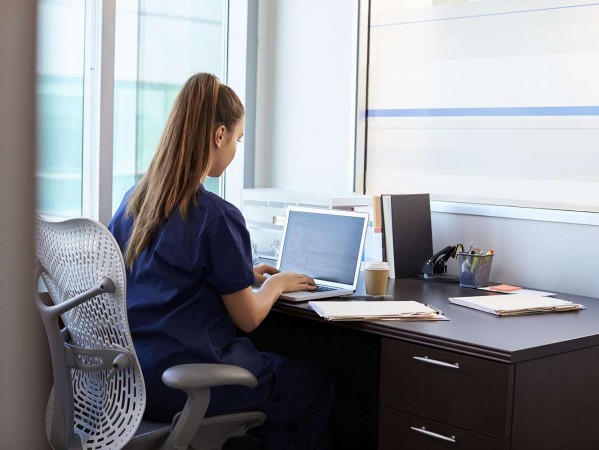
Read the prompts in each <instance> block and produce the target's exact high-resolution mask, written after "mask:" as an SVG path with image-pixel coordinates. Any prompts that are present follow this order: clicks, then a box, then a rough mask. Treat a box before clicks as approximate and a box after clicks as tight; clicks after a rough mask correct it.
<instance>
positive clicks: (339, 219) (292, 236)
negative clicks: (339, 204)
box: [277, 206, 368, 302]
mask: <svg viewBox="0 0 599 450" xmlns="http://www.w3.org/2000/svg"><path fill="white" fill-rule="evenodd" d="M367 226H368V214H366V213H358V212H353V211H344V210H334V209H318V208H306V207H300V206H290V207H289V208H288V209H287V220H286V221H285V226H284V228H283V238H282V242H281V251H280V253H279V259H278V261H277V269H279V270H281V271H284V272H287V271H291V272H298V273H305V274H307V275H309V276H311V277H312V278H313V279H314V281H316V284H317V286H318V289H317V291H297V292H286V293H284V294H283V295H281V296H280V297H279V298H280V299H282V300H288V301H296V302H302V301H308V300H316V299H320V298H328V297H338V296H340V295H349V294H353V293H354V292H355V290H356V286H357V285H358V275H359V273H360V263H361V261H362V252H363V251H364V241H365V238H366V227H367Z"/></svg>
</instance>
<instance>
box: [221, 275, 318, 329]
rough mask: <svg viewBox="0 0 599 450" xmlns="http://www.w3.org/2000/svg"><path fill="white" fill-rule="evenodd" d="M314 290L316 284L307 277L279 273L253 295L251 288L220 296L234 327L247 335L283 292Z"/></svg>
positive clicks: (264, 316) (265, 282)
mask: <svg viewBox="0 0 599 450" xmlns="http://www.w3.org/2000/svg"><path fill="white" fill-rule="evenodd" d="M314 289H316V284H315V283H314V280H313V279H312V278H310V277H309V276H308V275H302V274H299V273H294V272H280V273H277V274H275V275H271V276H270V277H269V278H268V279H266V281H264V284H262V287H260V290H259V291H258V292H255V293H254V292H253V291H252V288H251V287H247V288H245V289H242V290H241V291H237V292H234V293H232V294H227V295H222V299H223V302H224V304H225V307H226V308H227V311H228V312H229V315H230V316H231V319H233V322H234V323H235V325H237V326H238V327H239V328H241V329H242V330H243V331H245V332H246V333H249V332H250V331H253V330H254V329H256V327H257V326H258V325H260V323H262V321H263V320H264V319H265V318H266V316H267V315H268V313H269V311H270V309H271V308H272V305H273V304H274V303H275V302H276V301H277V299H278V298H279V295H281V294H282V293H283V292H291V291H313V290H314Z"/></svg>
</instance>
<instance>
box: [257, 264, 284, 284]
mask: <svg viewBox="0 0 599 450" xmlns="http://www.w3.org/2000/svg"><path fill="white" fill-rule="evenodd" d="M279 272H280V270H279V269H277V268H276V267H273V266H269V265H268V264H257V265H255V266H254V278H255V279H256V283H257V284H262V283H264V282H265V281H266V279H267V277H266V276H264V274H265V273H266V274H268V275H274V274H276V273H279Z"/></svg>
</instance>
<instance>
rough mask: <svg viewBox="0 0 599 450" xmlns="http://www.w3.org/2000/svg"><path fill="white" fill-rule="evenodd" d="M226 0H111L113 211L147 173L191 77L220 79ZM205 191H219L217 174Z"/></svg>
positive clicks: (224, 46) (210, 180)
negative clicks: (113, 12)
mask: <svg viewBox="0 0 599 450" xmlns="http://www.w3.org/2000/svg"><path fill="white" fill-rule="evenodd" d="M224 12H225V0H202V1H192V0H175V1H169V2H162V1H154V0H152V1H150V0H140V1H137V0H125V1H119V2H117V12H116V36H115V40H116V48H115V103H114V104H115V108H114V114H115V117H114V126H115V128H114V163H113V170H114V175H113V176H114V184H113V202H112V204H113V210H116V208H117V207H118V205H119V204H120V202H121V200H122V198H123V195H124V193H125V192H126V191H127V189H129V188H130V187H131V186H132V185H133V184H134V183H135V182H136V181H138V180H139V179H140V177H141V176H142V175H143V174H144V172H145V171H146V169H147V167H148V165H149V163H150V161H151V159H152V156H153V155H154V152H155V150H156V146H157V144H158V141H159V139H160V135H161V133H162V130H163V128H164V125H165V123H166V119H167V117H168V114H169V112H170V108H171V106H172V104H173V101H174V99H175V97H176V96H177V94H178V92H179V89H180V88H181V86H182V85H183V83H184V82H185V81H186V80H187V79H188V78H189V76H191V75H192V74H194V73H196V72H200V71H204V72H211V73H214V74H215V75H216V76H218V77H219V78H220V79H221V80H222V79H223V67H224V57H225V49H226V43H225V38H224V36H225V28H224V27H225V21H224ZM206 188H207V189H209V190H211V191H213V192H216V193H220V182H219V179H209V180H208V181H207V182H206Z"/></svg>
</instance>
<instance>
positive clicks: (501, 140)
mask: <svg viewBox="0 0 599 450" xmlns="http://www.w3.org/2000/svg"><path fill="white" fill-rule="evenodd" d="M369 51H370V54H369V73H368V77H369V78H368V111H367V117H368V128H367V133H368V134H367V137H368V139H367V158H366V189H367V191H368V192H369V193H393V192H429V193H430V194H431V198H432V199H436V200H451V201H460V202H473V203H486V204H500V205H512V206H531V207H537V208H556V209H568V210H579V211H594V212H599V3H592V2H585V3H583V2H579V1H557V0H516V1H511V0H507V1H504V0H503V1H499V0H498V1H493V0H487V1H467V0H464V1H456V0H453V1H452V0H372V4H371V20H370V48H369Z"/></svg>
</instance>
